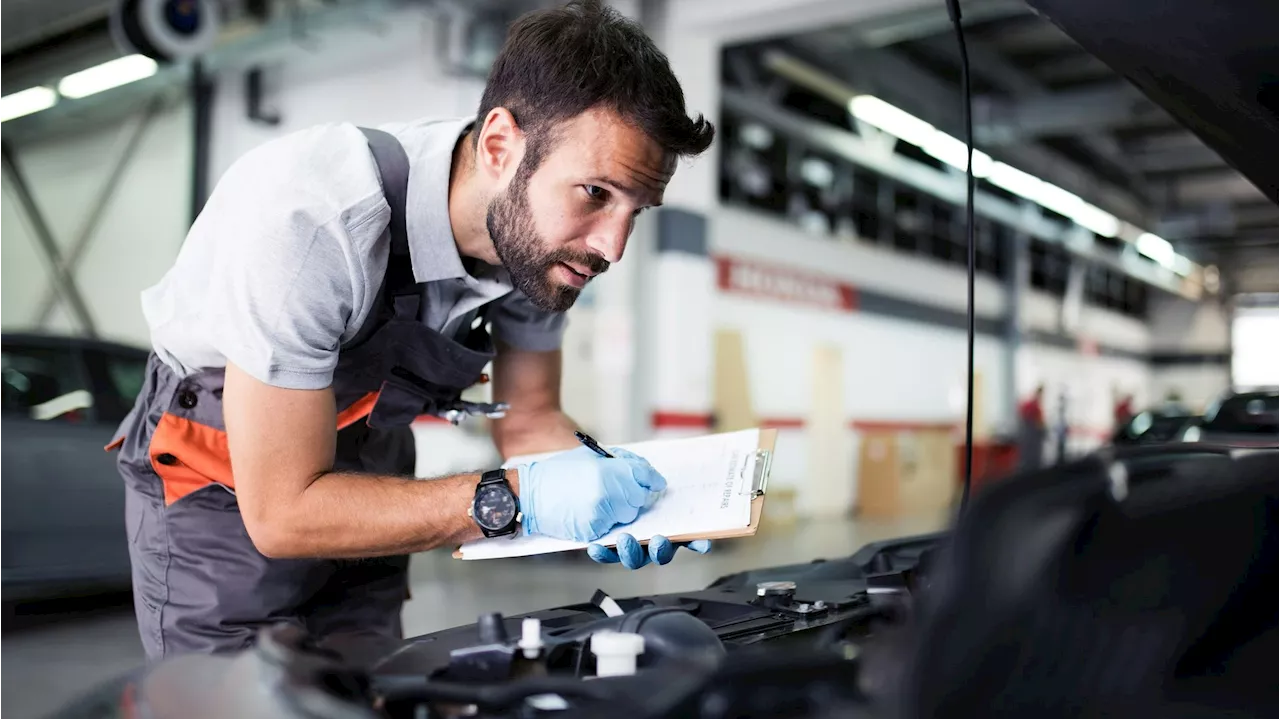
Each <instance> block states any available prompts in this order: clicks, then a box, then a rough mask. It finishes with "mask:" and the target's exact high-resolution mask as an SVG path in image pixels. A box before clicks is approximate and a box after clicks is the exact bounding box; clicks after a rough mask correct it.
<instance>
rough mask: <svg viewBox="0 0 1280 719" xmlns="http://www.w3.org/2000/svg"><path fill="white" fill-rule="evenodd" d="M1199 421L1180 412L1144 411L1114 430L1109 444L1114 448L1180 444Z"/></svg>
mask: <svg viewBox="0 0 1280 719" xmlns="http://www.w3.org/2000/svg"><path fill="white" fill-rule="evenodd" d="M1199 419H1200V418H1199V417H1197V416H1195V415H1193V414H1190V413H1188V412H1186V411H1181V410H1169V409H1165V408H1157V409H1150V410H1146V411H1143V412H1139V413H1137V414H1135V415H1134V416H1133V417H1131V418H1130V419H1129V421H1128V422H1125V423H1124V425H1123V426H1121V427H1120V428H1119V429H1118V430H1116V433H1115V436H1113V437H1112V438H1111V443H1112V444H1113V445H1116V446H1134V445H1154V444H1170V443H1172V442H1181V441H1182V439H1183V436H1184V434H1185V433H1186V431H1187V430H1188V429H1189V428H1191V427H1194V426H1195V425H1196V423H1197V422H1199Z"/></svg>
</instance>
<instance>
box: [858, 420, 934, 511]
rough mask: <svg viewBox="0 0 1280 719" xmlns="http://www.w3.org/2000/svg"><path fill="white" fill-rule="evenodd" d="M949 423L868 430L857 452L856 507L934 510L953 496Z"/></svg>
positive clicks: (868, 509)
mask: <svg viewBox="0 0 1280 719" xmlns="http://www.w3.org/2000/svg"><path fill="white" fill-rule="evenodd" d="M955 472H956V467H955V450H954V448H953V445H952V439H951V430H950V429H949V428H946V429H944V428H937V429H932V428H930V429H912V430H879V429H877V430H870V431H866V432H864V433H863V435H862V442H861V447H860V449H859V452H858V499H857V511H858V513H859V514H860V515H863V516H868V517H885V518H889V517H901V516H906V515H912V514H924V513H930V512H936V511H938V510H940V509H945V508H946V507H949V506H950V505H951V503H952V501H953V500H954V498H955V490H956V486H955Z"/></svg>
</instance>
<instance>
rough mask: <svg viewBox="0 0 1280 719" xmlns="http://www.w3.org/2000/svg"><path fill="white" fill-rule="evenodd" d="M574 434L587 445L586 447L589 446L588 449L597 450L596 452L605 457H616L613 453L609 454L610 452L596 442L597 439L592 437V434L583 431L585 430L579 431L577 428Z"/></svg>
mask: <svg viewBox="0 0 1280 719" xmlns="http://www.w3.org/2000/svg"><path fill="white" fill-rule="evenodd" d="M573 436H574V437H577V438H578V441H579V442H581V443H582V444H584V445H585V446H586V448H587V449H589V450H591V451H592V452H595V453H596V454H598V455H600V456H601V457H604V458H605V459H613V458H614V456H613V455H612V454H609V453H608V452H606V451H604V449H602V448H601V447H600V445H599V444H597V443H596V441H595V440H594V439H591V436H590V435H588V434H586V433H583V432H579V431H577V430H574V431H573Z"/></svg>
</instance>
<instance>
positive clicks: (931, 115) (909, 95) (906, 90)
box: [775, 36, 1150, 225]
mask: <svg viewBox="0 0 1280 719" xmlns="http://www.w3.org/2000/svg"><path fill="white" fill-rule="evenodd" d="M824 37H825V36H824ZM782 45H783V47H785V48H786V50H785V51H782V52H783V54H784V55H787V56H789V57H791V58H793V59H796V60H799V61H800V62H802V63H804V64H807V65H809V66H810V67H812V68H821V70H820V71H821V72H823V73H825V74H827V75H829V76H831V77H832V78H833V79H834V80H838V81H840V82H842V83H844V84H845V85H847V86H849V87H850V88H852V89H853V90H856V91H857V92H865V93H872V94H875V95H877V96H879V97H881V98H882V99H884V100H885V101H886V102H889V103H891V104H894V105H897V106H898V107H901V108H902V109H904V110H906V111H908V112H911V113H913V114H915V115H917V116H919V117H921V118H924V119H925V120H928V121H930V122H932V123H933V124H935V125H937V126H938V127H940V128H942V129H944V130H946V131H947V132H949V133H951V134H953V135H955V136H956V137H960V136H961V134H962V133H961V132H960V117H961V110H960V107H961V106H960V93H959V92H958V91H957V90H956V88H954V87H952V86H950V85H948V84H947V83H946V82H944V81H942V80H940V79H938V78H937V77H935V76H934V75H932V74H930V73H928V72H926V71H925V70H923V69H921V68H920V67H919V66H918V65H916V64H914V63H913V62H911V61H910V60H909V59H907V58H906V57H905V56H904V55H903V54H902V53H900V52H897V51H894V50H892V49H879V50H873V49H869V48H859V49H854V50H849V49H848V47H847V45H846V46H840V45H831V44H827V43H824V42H820V41H815V40H813V38H805V41H804V42H797V41H788V42H785V43H782ZM775 52H777V51H775ZM830 68H841V70H840V71H839V72H838V73H836V72H832V71H831V70H830ZM975 139H976V138H975ZM994 154H995V155H997V156H998V157H997V159H1001V160H1004V161H1005V162H1008V163H1010V164H1012V165H1014V166H1016V167H1018V169H1020V170H1022V171H1023V172H1029V173H1031V174H1032V175H1035V176H1037V177H1040V178H1042V179H1045V180H1048V181H1050V182H1052V183H1054V184H1056V185H1058V186H1060V187H1062V188H1063V189H1065V190H1067V191H1069V192H1072V193H1075V194H1077V195H1079V196H1080V197H1083V198H1085V199H1086V200H1088V201H1089V202H1091V203H1093V204H1095V205H1097V206H1098V207H1101V208H1103V209H1106V210H1107V211H1109V212H1111V213H1113V214H1115V215H1117V216H1119V217H1121V218H1123V219H1126V220H1129V221H1130V222H1134V223H1135V224H1139V225H1145V224H1150V218H1149V217H1148V204H1147V203H1146V202H1145V201H1144V199H1143V198H1140V197H1139V196H1138V195H1137V194H1136V193H1135V192H1133V190H1131V189H1129V188H1127V187H1121V186H1119V185H1116V184H1113V183H1108V182H1105V181H1100V180H1099V179H1098V176H1097V173H1095V172H1094V171H1092V170H1091V169H1089V168H1086V167H1084V166H1082V165H1080V164H1078V163H1076V162H1073V161H1072V160H1069V159H1067V158H1065V157H1063V156H1062V155H1060V154H1058V153H1056V152H1053V151H1052V150H1049V149H1047V148H1044V147H1041V146H1039V145H1036V144H1034V143H1024V144H1017V145H1009V146H1004V147H1000V148H998V149H997V151H996V152H995V153H994Z"/></svg>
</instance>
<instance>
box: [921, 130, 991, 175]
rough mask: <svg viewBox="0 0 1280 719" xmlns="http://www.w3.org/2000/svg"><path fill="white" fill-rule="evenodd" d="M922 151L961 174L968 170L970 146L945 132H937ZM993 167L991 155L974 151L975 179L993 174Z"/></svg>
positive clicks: (923, 146) (922, 147)
mask: <svg viewBox="0 0 1280 719" xmlns="http://www.w3.org/2000/svg"><path fill="white" fill-rule="evenodd" d="M920 149H921V150H924V151H925V152H926V153H928V154H929V155H932V156H933V157H936V158H938V159H939V160H942V161H943V162H945V163H947V164H948V165H951V166H952V167H954V168H956V169H957V170H960V171H961V172H964V171H965V170H967V169H968V163H969V146H968V145H966V144H965V143H963V142H961V141H960V140H957V139H956V138H954V137H952V136H950V135H948V134H947V133H945V132H941V131H938V130H935V131H934V133H933V137H931V138H929V139H928V141H926V142H925V144H924V145H922V146H921V147H920ZM991 165H992V162H991V156H990V155H988V154H987V153H985V152H983V151H981V150H974V151H973V176H974V177H986V176H987V175H989V174H991Z"/></svg>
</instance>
